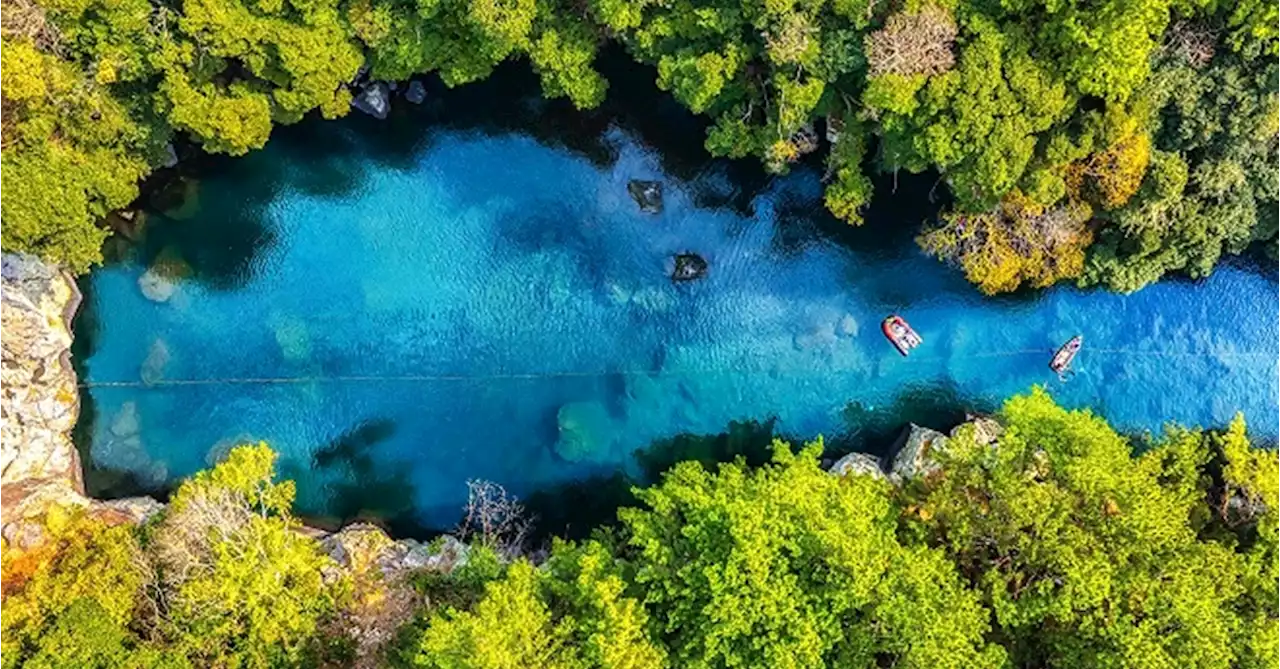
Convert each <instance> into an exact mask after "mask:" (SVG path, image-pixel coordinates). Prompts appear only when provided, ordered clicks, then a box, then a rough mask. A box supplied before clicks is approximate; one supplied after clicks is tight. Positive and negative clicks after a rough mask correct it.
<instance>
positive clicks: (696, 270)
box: [671, 253, 707, 281]
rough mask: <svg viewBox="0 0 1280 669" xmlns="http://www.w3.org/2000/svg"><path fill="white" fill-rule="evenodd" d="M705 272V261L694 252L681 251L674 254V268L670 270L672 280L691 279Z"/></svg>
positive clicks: (699, 276)
mask: <svg viewBox="0 0 1280 669" xmlns="http://www.w3.org/2000/svg"><path fill="white" fill-rule="evenodd" d="M706 274H707V261H706V260H705V259H703V257H702V256H700V255H698V254H696V253H681V254H679V255H677V256H676V265H675V269H673V270H671V280H672V281H693V280H695V279H701V278H702V277H704V276H706Z"/></svg>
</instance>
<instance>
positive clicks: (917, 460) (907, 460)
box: [889, 423, 947, 480]
mask: <svg viewBox="0 0 1280 669" xmlns="http://www.w3.org/2000/svg"><path fill="white" fill-rule="evenodd" d="M899 443H900V444H901V445H900V446H899V447H898V448H897V449H896V451H895V452H894V456H893V464H892V466H890V468H889V477H890V478H892V479H895V480H901V479H907V478H912V477H914V476H920V475H922V474H928V473H929V472H932V471H935V470H937V469H938V463H937V460H936V459H935V458H934V455H935V454H936V453H938V452H940V451H945V450H946V448H947V437H946V436H945V435H943V434H942V433H941V432H938V431H937V430H930V429H929V428H927V427H920V426H919V425H916V424H915V423H912V424H911V425H910V426H908V427H907V428H906V429H905V430H904V432H903V437H902V438H900V439H899Z"/></svg>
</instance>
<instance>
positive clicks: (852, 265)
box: [77, 89, 1280, 530]
mask: <svg viewBox="0 0 1280 669" xmlns="http://www.w3.org/2000/svg"><path fill="white" fill-rule="evenodd" d="M464 90H466V89H464ZM479 90H480V91H481V92H480V93H476V94H477V95H480V94H482V93H483V90H484V89H479ZM470 104H479V103H477V102H476V101H474V100H473V101H471V102H470ZM538 104H544V103H538ZM553 111H554V109H553ZM450 113H451V112H449V110H447V109H444V108H440V107H436V108H431V107H428V108H426V109H422V110H400V111H399V112H398V113H397V114H396V115H393V118H392V119H391V120H390V122H389V123H390V125H388V126H377V125H374V122H373V121H371V120H369V119H363V118H353V119H349V120H347V121H342V122H339V123H331V124H319V123H313V124H304V125H302V126H300V127H296V128H291V129H288V130H286V131H285V132H283V133H278V136H277V138H276V139H273V141H272V143H271V144H270V145H269V146H268V148H267V149H266V150H264V151H261V152H258V153H255V154H252V155H250V156H248V157H245V158H243V159H239V160H236V161H234V163H232V162H230V161H227V162H226V163H225V164H223V163H216V161H215V164H214V165H213V166H212V167H210V168H209V169H208V170H207V173H206V174H205V175H204V179H203V180H202V181H201V185H200V188H199V190H200V196H199V197H200V209H199V211H198V212H195V213H194V215H191V216H189V217H187V218H185V220H170V219H168V218H166V217H163V216H156V217H155V220H154V221H152V222H151V224H150V227H149V229H148V231H147V235H146V240H145V242H144V243H143V244H142V245H141V247H140V250H139V252H138V253H137V254H136V255H135V256H134V257H133V258H131V259H127V260H125V261H122V262H119V263H116V264H113V265H111V266H109V267H107V268H104V269H101V270H99V271H97V272H95V273H94V274H93V275H92V276H91V277H90V278H89V279H88V280H87V281H86V292H87V295H88V305H87V311H86V314H85V316H83V317H82V318H81V319H79V321H78V323H77V336H78V337H79V341H78V343H77V347H78V349H77V352H78V354H79V355H80V356H81V358H80V365H81V367H82V370H81V371H82V375H83V376H82V379H83V380H85V381H88V382H89V383H91V384H95V385H94V386H93V387H92V388H91V390H90V391H89V392H88V400H89V401H88V402H86V404H85V407H86V410H85V416H84V418H83V421H82V425H81V426H80V434H81V441H82V444H83V445H84V446H85V448H86V449H87V451H88V454H89V456H90V458H91V460H92V462H93V463H94V464H95V465H96V466H97V467H98V468H99V469H101V470H111V471H117V472H120V471H123V472H127V473H128V475H129V477H130V478H129V480H128V481H122V480H120V479H116V480H112V481H107V482H106V483H101V484H98V485H99V489H100V490H101V489H110V490H120V489H122V488H125V487H128V486H127V485H125V484H126V483H128V484H131V485H137V486H142V487H147V486H162V485H164V484H165V483H166V482H170V481H172V480H174V479H175V478H176V477H181V476H184V475H187V474H189V473H191V472H192V471H195V470H197V469H200V468H202V467H205V466H207V464H209V463H211V462H215V461H216V460H217V459H218V457H220V455H221V454H223V453H225V451H226V449H227V448H228V447H229V446H230V445H231V444H234V443H237V442H240V441H245V440H259V439H261V440H266V441H268V442H269V443H271V445H272V446H274V447H275V448H276V449H277V450H279V451H280V452H281V453H282V454H283V457H284V460H283V463H282V469H283V471H284V473H285V474H286V475H288V476H291V477H294V478H296V479H297V480H298V482H299V491H300V501H301V503H302V506H303V507H304V509H306V510H309V511H311V512H313V513H317V514H324V515H329V516H332V517H334V518H335V519H340V518H350V517H354V516H360V515H375V516H383V517H385V516H393V517H397V518H399V519H401V520H403V521H405V522H416V523H420V524H423V525H427V526H433V527H446V526H448V525H450V524H452V523H453V522H454V521H455V520H456V517H457V512H458V508H459V506H460V505H461V503H462V501H463V499H464V497H465V492H466V490H465V485H464V483H465V481H466V480H467V479H469V478H487V479H492V480H495V481H498V482H500V483H503V484H505V485H507V486H509V487H510V488H511V489H512V490H513V491H514V492H516V493H518V494H522V495H529V496H530V504H531V506H533V507H535V508H537V509H538V510H539V514H540V515H542V516H543V517H544V518H548V519H551V520H550V522H551V523H552V524H558V525H560V526H571V527H576V528H578V529H579V530H581V529H583V526H584V525H587V524H589V523H590V522H596V521H598V520H600V519H599V518H595V517H593V516H592V512H594V511H600V512H601V513H599V514H596V515H603V516H607V515H608V513H609V512H610V509H611V508H612V506H611V505H616V504H617V503H622V502H624V501H625V500H626V499H629V498H628V494H629V493H627V491H626V485H625V479H624V478H620V477H619V476H618V472H626V473H628V474H631V475H633V476H641V475H643V474H645V473H646V472H648V471H650V470H654V469H657V468H659V465H658V464H656V463H661V462H665V461H669V460H671V459H675V458H685V457H698V458H702V459H706V460H717V459H724V458H727V457H732V456H733V455H736V454H742V455H744V456H746V457H748V458H758V457H760V453H761V452H762V446H763V445H764V444H766V443H767V441H768V437H769V435H771V434H773V433H775V432H776V433H781V434H785V435H789V436H795V437H812V436H814V435H817V434H819V433H821V434H824V435H826V436H827V437H828V443H829V444H830V443H832V442H834V443H836V444H838V445H839V446H840V447H843V448H852V447H860V448H882V447H883V446H884V444H885V439H886V438H887V437H888V436H889V435H891V434H892V433H893V432H894V431H895V430H896V429H897V428H898V427H900V426H901V425H902V423H903V422H905V421H908V420H915V421H918V422H929V423H933V424H938V423H940V422H945V421H952V420H955V419H957V418H959V417H960V416H961V415H962V413H963V410H964V408H973V409H989V408H991V407H993V406H995V405H996V403H997V402H998V401H999V400H1000V399H1001V398H1003V397H1005V396H1008V395H1010V394H1013V393H1017V392H1023V391H1025V390H1027V389H1028V388H1029V387H1030V386H1031V385H1033V384H1037V383H1039V384H1047V385H1048V386H1049V388H1050V390H1051V392H1052V393H1053V394H1054V395H1055V396H1056V397H1057V398H1058V399H1059V400H1060V401H1062V402H1063V403H1064V404H1067V405H1069V406H1092V407H1095V408H1096V409H1097V410H1098V411H1099V412H1100V413H1102V414H1103V415H1105V416H1107V417H1108V418H1110V419H1111V420H1113V421H1114V422H1115V423H1116V424H1117V425H1118V426H1120V427H1122V428H1124V429H1130V430H1159V429H1160V428H1161V426H1162V423H1163V421H1164V420H1166V419H1177V420H1180V421H1183V422H1188V423H1200V424H1220V423H1222V422H1224V421H1226V420H1228V419H1229V418H1230V416H1231V415H1232V413H1233V412H1234V411H1235V410H1236V409H1243V410H1244V411H1245V412H1246V414H1247V416H1249V417H1250V418H1252V420H1253V422H1254V426H1255V428H1256V429H1257V431H1258V432H1260V433H1263V434H1268V435H1271V436H1274V435H1275V434H1276V432H1277V427H1276V425H1275V424H1274V420H1275V414H1276V406H1277V374H1276V361H1277V358H1278V357H1280V354H1278V351H1277V320H1278V315H1277V304H1276V300H1275V282H1274V278H1273V277H1269V276H1262V275H1259V274H1256V273H1252V272H1247V271H1243V270H1240V269H1231V268H1226V269H1223V270H1221V271H1219V272H1217V273H1216V274H1215V275H1214V276H1213V277H1211V278H1210V279H1208V280H1207V281H1204V282H1200V283H1191V282H1174V283H1165V284H1161V285H1158V286H1155V287H1152V288H1149V289H1147V290H1145V291H1142V292H1140V293H1138V294H1136V295H1133V296H1128V297H1124V296H1118V295H1111V294H1105V293H1091V292H1081V291H1077V290H1074V289H1071V288H1063V289H1057V290H1053V291H1050V292H1047V293H1044V294H1038V295H1022V296H1018V297H1015V298H1006V299H1000V300H983V299H980V297H979V296H978V295H977V293H976V292H975V291H973V290H972V289H971V288H970V287H969V286H968V285H966V284H965V282H964V281H963V279H962V278H961V277H959V276H958V275H956V273H954V272H952V271H951V270H948V269H947V268H945V267H943V266H941V265H939V264H937V263H935V262H933V261H931V260H929V259H927V258H924V257H922V256H921V255H920V254H919V253H918V252H917V251H916V250H915V249H914V247H912V246H911V245H910V236H911V233H912V231H913V230H914V229H915V228H916V227H917V225H918V222H919V220H920V219H921V218H923V217H925V216H927V215H928V211H930V208H931V207H932V205H931V204H930V203H929V202H928V197H927V194H928V191H929V189H930V188H931V186H932V184H933V179H931V178H927V177H921V178H919V179H916V180H914V181H913V180H907V179H903V180H902V182H901V183H900V184H899V194H898V197H897V198H891V197H886V198H884V199H883V200H882V201H881V202H880V203H879V204H878V206H880V207H881V209H879V210H877V211H873V212H871V214H870V216H869V218H870V220H871V222H870V223H869V225H868V227H867V228H865V229H861V230H849V229H847V228H844V227H841V226H840V225H838V224H836V223H834V222H833V221H831V220H830V219H829V218H828V217H825V216H824V215H823V213H822V209H821V201H820V184H819V180H818V177H819V174H818V172H816V171H811V170H808V169H803V168H802V169H798V170H796V171H795V172H794V173H793V174H792V175H790V176H787V177H785V178H781V179H778V180H774V181H771V182H766V181H765V180H763V179H757V180H756V181H754V182H753V181H751V180H744V179H742V178H740V177H739V176H738V175H737V174H736V171H737V170H740V169H741V168H740V167H739V166H737V165H733V164H728V163H723V162H714V161H705V160H704V161H703V162H701V163H700V164H697V165H694V164H691V163H689V162H687V161H683V162H682V161H676V162H675V163H674V164H676V165H677V166H676V167H672V166H671V161H670V159H669V158H668V162H663V161H662V160H661V159H660V158H661V157H662V156H660V155H659V154H658V153H657V152H655V151H653V150H652V149H650V148H648V145H647V144H646V143H644V142H641V141H638V140H637V135H635V134H634V133H633V132H631V131H626V130H620V129H618V128H616V127H614V128H610V127H609V126H606V125H603V124H602V125H601V126H600V128H602V129H603V130H602V131H596V129H593V128H587V129H585V130H584V129H582V128H578V129H574V130H573V132H564V133H563V134H562V135H557V134H556V133H557V132H562V131H563V128H560V129H559V130H557V129H556V126H554V124H553V125H552V130H555V132H552V131H548V130H547V129H546V128H545V127H540V126H538V127H535V128H534V130H529V127H528V126H529V125H530V124H528V123H526V124H525V127H524V128H523V130H522V131H521V132H514V131H513V130H512V128H514V127H515V126H517V125H519V124H518V123H516V122H514V121H512V122H510V123H508V124H507V125H506V126H502V125H501V124H498V125H495V126H494V127H488V126H485V125H484V124H483V123H481V124H480V125H481V129H480V130H476V129H475V128H474V127H472V128H470V129H468V128H467V127H466V126H465V124H463V123H462V122H461V121H459V120H458V119H453V120H450V119H449V116H450ZM557 114H559V112H556V113H552V112H550V111H547V110H545V109H543V110H541V111H538V110H535V112H534V113H532V118H535V119H540V118H546V117H550V118H559V119H561V122H562V123H563V122H567V121H565V120H566V119H574V118H587V119H588V121H589V122H593V123H594V122H599V118H600V117H594V116H589V117H579V116H572V115H563V114H562V115H559V116H557ZM522 118H525V119H526V121H527V119H528V118H530V115H529V113H526V114H525V116H524V117H522ZM615 120H616V119H615ZM428 121H430V122H431V123H430V124H429V127H428V128H427V129H423V128H422V127H421V126H422V125H424V124H426V122H428ZM533 125H534V126H537V124H533ZM697 130H698V129H697V128H693V131H694V132H695V134H696V131H697ZM673 132H676V131H675V130H673ZM555 137H560V141H559V142H558V143H557V142H551V141H549V138H555ZM566 137H567V138H570V139H565V138H566ZM663 155H665V152H664V154H663ZM631 179H655V180H660V181H663V182H664V184H665V187H664V191H665V194H666V206H665V209H664V211H663V213H662V214H661V215H657V216H652V215H646V214H642V213H640V212H639V211H638V210H637V208H636V205H635V203H634V202H633V201H632V200H631V198H630V197H629V195H628V194H627V190H626V184H627V182H628V181H629V180H631ZM886 190H887V188H886ZM886 195H888V193H886ZM684 252H695V253H698V254H699V255H701V256H702V257H704V258H706V259H707V261H708V263H709V265H710V271H709V273H708V275H707V277H706V278H704V279H702V280H701V281H697V282H692V283H686V284H673V283H672V282H671V281H670V279H669V278H668V277H667V274H666V272H667V271H669V263H670V259H671V257H672V256H673V255H674V254H677V253H684ZM157 258H162V259H163V260H164V263H166V266H167V267H168V269H166V270H165V271H164V272H162V273H156V272H155V270H154V268H153V269H152V270H148V266H149V265H154V264H155V261H156V259H157ZM148 271H150V272H152V275H151V276H147V273H148ZM140 282H141V287H140ZM143 287H145V288H146V289H147V291H148V295H149V297H148V295H144V292H143ZM890 312H898V313H901V314H903V315H904V316H905V317H906V318H908V319H909V320H910V321H911V323H912V324H913V325H914V326H915V328H916V329H917V330H918V331H919V332H920V334H921V335H922V336H923V337H924V340H925V343H924V345H923V346H921V347H920V348H919V349H918V350H917V352H916V353H915V354H913V355H912V356H911V357H910V358H901V357H900V356H898V354H897V353H896V352H895V351H894V350H893V349H892V348H891V347H890V346H889V345H888V344H887V342H885V341H884V339H883V338H882V337H881V335H880V332H879V321H880V319H881V318H883V316H884V315H885V314H886V313H890ZM1076 333H1082V334H1083V335H1084V337H1085V342H1086V344H1085V346H1086V347H1085V350H1084V352H1083V353H1082V354H1081V355H1080V357H1079V359H1078V368H1079V371H1078V373H1077V374H1076V375H1075V376H1074V377H1073V378H1072V379H1071V380H1070V381H1069V382H1067V383H1065V384H1064V383H1062V382H1060V381H1058V380H1057V379H1056V378H1055V377H1054V376H1053V375H1052V373H1051V372H1049V370H1048V369H1047V366H1046V365H1047V361H1048V358H1049V356H1050V355H1051V353H1052V351H1053V349H1054V348H1055V347H1056V346H1057V345H1058V344H1060V343H1061V342H1062V341H1064V340H1065V339H1067V338H1068V337H1070V336H1071V335H1073V334H1076ZM113 384H116V385H113ZM751 420H758V421H761V422H759V423H749V422H744V423H740V424H736V425H734V426H733V427H732V428H730V429H729V432H728V433H727V434H724V435H722V436H720V437H714V438H703V439H700V438H697V437H696V436H694V435H717V434H720V433H722V432H724V431H725V429H726V427H727V426H730V425H731V423H733V421H751ZM1268 421H1270V422H1268ZM681 435H683V436H681ZM639 449H649V450H648V451H647V452H646V454H645V455H644V456H642V457H641V458H639V459H636V458H635V457H633V453H634V452H636V451H637V450H639ZM94 480H95V481H102V480H105V479H94ZM109 486H114V487H109ZM555 500H565V501H568V500H573V503H572V504H571V505H559V506H558V505H557V504H556V503H555ZM570 507H574V508H570ZM584 507H590V508H584Z"/></svg>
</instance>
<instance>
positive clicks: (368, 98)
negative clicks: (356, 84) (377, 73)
mask: <svg viewBox="0 0 1280 669" xmlns="http://www.w3.org/2000/svg"><path fill="white" fill-rule="evenodd" d="M351 106H352V107H353V108H355V109H357V110H359V111H362V112H364V113H366V114H368V115H370V116H372V117H374V118H376V119H378V120H382V119H385V118H386V117H387V114H388V113H389V112H390V111H391V89H390V87H388V86H387V85H386V84H385V83H384V82H381V81H374V82H370V83H367V84H365V85H364V86H362V87H361V88H360V92H359V93H358V94H356V96H355V97H353V98H351Z"/></svg>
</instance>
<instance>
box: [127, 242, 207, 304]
mask: <svg viewBox="0 0 1280 669" xmlns="http://www.w3.org/2000/svg"><path fill="white" fill-rule="evenodd" d="M193 273H194V272H193V271H192V269H191V265H188V264H187V261H186V260H185V259H184V258H183V257H182V253H181V252H180V251H178V249H177V248H175V247H173V246H168V247H165V248H164V249H162V250H161V251H160V253H159V254H157V255H156V258H155V260H153V261H151V267H149V268H147V271H146V272H143V273H142V276H140V277H138V288H139V289H140V290H141V291H142V294H143V295H144V296H145V297H146V298H147V299H148V300H151V301H152V302H168V301H169V298H171V297H173V294H174V292H175V291H177V289H178V282H179V281H181V280H182V279H185V278H187V277H189V276H191V275H192V274H193Z"/></svg>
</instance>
